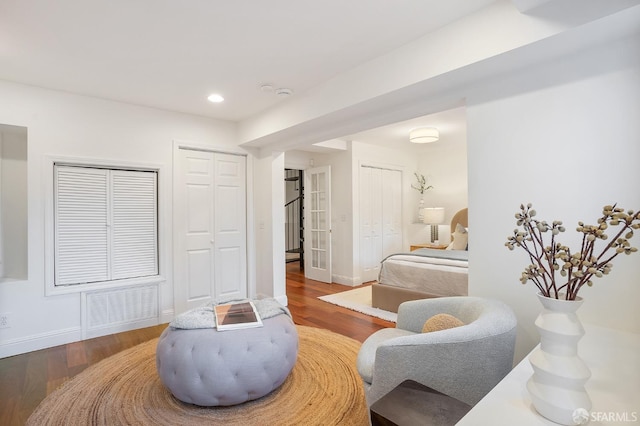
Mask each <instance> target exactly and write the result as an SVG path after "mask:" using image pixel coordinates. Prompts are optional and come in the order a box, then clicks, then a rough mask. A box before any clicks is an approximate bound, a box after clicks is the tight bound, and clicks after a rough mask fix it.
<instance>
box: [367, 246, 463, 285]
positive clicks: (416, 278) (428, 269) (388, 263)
mask: <svg viewBox="0 0 640 426" xmlns="http://www.w3.org/2000/svg"><path fill="white" fill-rule="evenodd" d="M442 255H445V256H446V254H444V253H443V254H442ZM468 276H469V275H468V261H467V260H462V259H447V258H441V257H431V256H421V255H419V254H418V253H415V254H395V255H392V256H389V257H387V258H386V259H385V260H383V261H382V265H381V266H380V275H379V277H378V282H380V283H381V284H385V285H390V286H394V287H402V288H406V289H410V290H415V291H420V292H424V293H428V294H431V295H435V296H466V295H467V294H468V281H469V280H468Z"/></svg>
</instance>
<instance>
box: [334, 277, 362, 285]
mask: <svg viewBox="0 0 640 426" xmlns="http://www.w3.org/2000/svg"><path fill="white" fill-rule="evenodd" d="M331 281H333V282H334V283H336V284H342V285H348V286H350V287H355V286H357V285H360V284H361V283H360V277H348V276H346V275H332V276H331Z"/></svg>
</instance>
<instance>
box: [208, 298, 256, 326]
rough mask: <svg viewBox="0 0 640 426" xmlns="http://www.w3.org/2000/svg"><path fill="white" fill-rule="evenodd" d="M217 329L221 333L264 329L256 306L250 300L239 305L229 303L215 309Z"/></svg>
mask: <svg viewBox="0 0 640 426" xmlns="http://www.w3.org/2000/svg"><path fill="white" fill-rule="evenodd" d="M213 309H214V311H215V317H216V327H217V328H218V330H219V331H224V330H236V329H239V328H250V327H262V320H261V319H260V315H258V311H257V310H256V306H255V305H254V304H253V302H251V301H250V300H248V301H244V302H238V303H227V304H224V305H216V306H214V307H213Z"/></svg>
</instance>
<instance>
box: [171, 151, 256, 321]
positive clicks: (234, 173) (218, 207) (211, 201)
mask: <svg viewBox="0 0 640 426" xmlns="http://www.w3.org/2000/svg"><path fill="white" fill-rule="evenodd" d="M178 152H179V155H178V157H179V158H178V161H179V168H178V169H177V171H176V173H177V174H178V176H177V184H176V187H175V193H174V198H175V203H176V204H175V210H174V214H175V215H176V218H175V231H176V232H175V234H174V235H175V241H174V244H176V251H175V253H176V262H175V274H174V276H175V280H174V281H175V282H174V286H175V298H176V300H175V305H176V314H179V313H181V312H184V311H185V310H188V309H192V308H195V307H198V306H201V305H203V304H205V303H208V302H211V301H213V300H220V299H223V298H224V299H226V298H244V297H246V296H247V283H246V196H245V193H246V185H245V179H246V178H245V168H246V165H245V161H246V159H245V158H244V157H242V156H236V155H227V154H218V153H213V152H204V151H196V150H189V149H180V150H178Z"/></svg>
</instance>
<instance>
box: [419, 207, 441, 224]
mask: <svg viewBox="0 0 640 426" xmlns="http://www.w3.org/2000/svg"><path fill="white" fill-rule="evenodd" d="M423 212H424V216H423V217H424V219H422V222H424V223H426V224H427V225H436V224H438V223H442V222H444V207H426V208H425V209H424V210H423Z"/></svg>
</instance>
